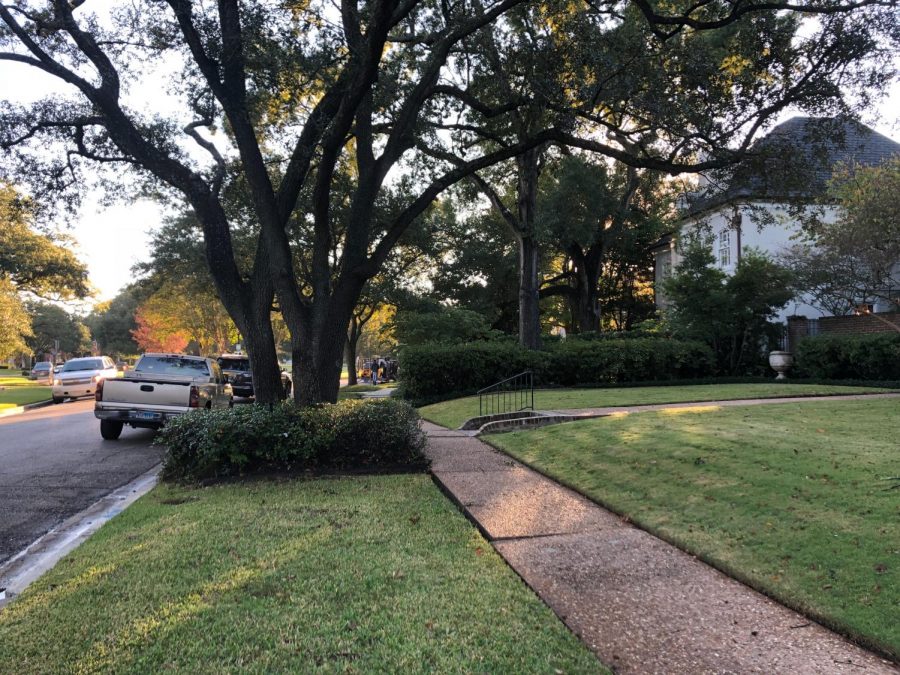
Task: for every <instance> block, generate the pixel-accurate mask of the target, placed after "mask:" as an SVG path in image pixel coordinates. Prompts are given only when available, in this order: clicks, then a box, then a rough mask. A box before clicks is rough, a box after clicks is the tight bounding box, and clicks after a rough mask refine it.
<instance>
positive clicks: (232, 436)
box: [157, 399, 426, 480]
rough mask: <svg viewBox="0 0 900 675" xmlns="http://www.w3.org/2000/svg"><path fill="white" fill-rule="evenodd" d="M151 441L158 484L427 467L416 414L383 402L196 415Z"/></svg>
mask: <svg viewBox="0 0 900 675" xmlns="http://www.w3.org/2000/svg"><path fill="white" fill-rule="evenodd" d="M157 442H158V443H159V444H161V445H165V446H166V447H167V448H168V454H167V455H166V459H165V462H164V466H163V477H165V478H167V479H170V480H197V479H206V478H217V477H224V476H233V475H242V474H246V473H253V472H262V471H279V472H306V471H310V470H316V469H319V470H321V469H326V470H327V469H332V470H333V469H335V468H340V469H353V470H358V469H369V470H379V469H397V468H402V469H407V470H408V469H411V468H413V469H415V468H423V467H424V466H425V464H426V461H425V457H424V455H423V451H424V448H425V436H424V434H423V432H422V431H421V430H420V429H419V415H418V413H417V412H416V411H415V409H414V408H412V407H411V406H409V405H408V404H406V403H403V402H402V401H393V400H390V399H384V400H377V401H341V402H339V403H337V404H333V405H332V404H326V405H322V406H316V407H306V408H300V407H297V406H296V405H294V404H293V403H291V402H285V403H282V404H278V405H273V406H267V405H262V404H254V405H241V406H237V407H235V408H230V409H223V410H197V411H192V412H190V413H187V414H185V415H182V416H180V417H177V418H175V419H173V420H171V421H170V422H168V423H167V424H166V426H165V427H163V429H162V431H161V432H160V434H159V437H158V439H157Z"/></svg>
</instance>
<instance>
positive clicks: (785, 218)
mask: <svg viewBox="0 0 900 675" xmlns="http://www.w3.org/2000/svg"><path fill="white" fill-rule="evenodd" d="M737 209H738V211H739V212H740V215H741V219H740V236H738V232H737V230H736V228H735V227H734V224H735V222H736V218H735V206H734V205H731V204H727V205H725V206H722V207H720V208H718V209H715V210H713V211H709V212H707V213H704V214H703V215H702V216H700V217H697V218H692V219H689V220H687V221H685V223H684V224H683V225H682V232H688V231H690V230H691V229H695V230H696V229H698V228H699V227H703V228H704V232H705V233H707V234H710V235H712V236H713V241H712V250H713V255H714V256H715V259H716V263H715V264H716V266H717V267H718V268H719V269H721V270H723V271H724V272H725V273H726V274H734V271H735V267H736V266H737V261H738V240H739V239H740V246H741V250H742V251H746V250H747V249H757V250H759V251H762V252H763V253H766V254H768V255H769V256H771V257H773V258H774V257H777V256H778V255H779V254H781V253H782V252H784V251H785V250H786V249H787V248H789V247H790V246H792V245H794V244H795V243H797V242H796V240H795V239H792V237H794V236H795V235H797V234H798V233H799V231H800V225H799V224H798V223H797V221H796V220H795V219H794V218H793V217H792V216H791V214H790V213H789V212H788V209H787V208H786V207H785V206H784V205H782V204H778V203H772V202H754V204H753V209H764V210H765V211H766V212H768V218H767V220H768V219H771V220H773V221H774V222H773V224H771V225H763V226H762V227H760V226H758V225H757V223H756V222H754V220H753V219H752V218H751V212H752V210H751V209H750V208H749V207H747V206H743V205H740V206H738V207H737ZM835 216H836V209H835V208H834V207H826V209H825V212H824V214H823V217H824V219H825V220H826V221H827V222H833V221H834V218H835ZM723 233H726V235H727V246H722V236H723ZM723 250H724V251H725V252H727V255H726V256H725V257H726V258H727V261H724V262H723V261H722V260H721V257H722V256H721V254H722V252H723ZM666 253H668V252H662V253H658V254H657V282H659V281H661V279H662V278H663V277H664V272H663V267H664V264H665V262H666V261H665V258H666ZM670 261H671V266H672V269H674V268H675V267H676V266H677V265H678V264H679V263H680V262H681V257H680V256H679V255H678V251H677V249H675V248H673V249H672V251H671V255H670ZM658 304H659V305H660V306H665V298H663V299H662V303H658ZM793 315H800V316H805V317H807V318H810V319H815V318H819V317H821V316H828V313H827V312H822V311H821V310H819V309H816V308H815V307H813V306H812V305H809V304H807V303H806V302H804V299H803V297H802V296H798V297H797V298H794V300H792V301H791V302H789V303H788V304H787V305H786V306H785V308H784V309H783V310H781V311H780V312H779V313H778V317H777V319H776V320H777V321H785V320H786V318H787V317H789V316H793Z"/></svg>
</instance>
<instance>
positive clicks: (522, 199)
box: [516, 148, 541, 349]
mask: <svg viewBox="0 0 900 675" xmlns="http://www.w3.org/2000/svg"><path fill="white" fill-rule="evenodd" d="M540 155H541V152H540V150H539V149H537V148H535V149H533V150H529V151H528V152H526V153H525V154H523V155H521V156H520V157H519V158H518V159H517V160H516V163H517V165H518V172H519V185H518V204H517V206H518V221H519V232H518V233H517V237H516V238H517V240H518V243H519V344H521V345H522V346H523V347H525V348H526V349H540V348H541V312H540V287H541V280H540V270H541V265H540V253H541V252H540V247H539V246H538V243H537V241H536V240H535V231H534V225H535V222H534V221H535V216H536V210H537V188H538V174H539V173H540V171H539V163H540Z"/></svg>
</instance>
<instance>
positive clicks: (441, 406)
mask: <svg viewBox="0 0 900 675" xmlns="http://www.w3.org/2000/svg"><path fill="white" fill-rule="evenodd" d="M888 391H892V390H890V389H882V388H878V387H844V386H831V385H820V384H794V383H792V382H775V381H772V382H763V383H745V384H692V385H684V386H672V387H622V388H618V389H616V388H605V389H539V390H537V391H535V392H534V407H535V408H537V409H538V410H566V409H572V408H614V407H618V406H629V405H654V404H659V403H695V402H702V401H727V400H737V399H748V398H778V397H784V396H832V395H836V394H870V393H885V392H888ZM420 412H421V413H422V417H424V418H425V419H427V420H429V421H431V422H435V423H436V424H441V425H443V426H445V427H450V428H453V429H455V428H457V427H459V426H460V425H461V424H462V423H463V422H465V421H466V420H467V419H469V418H471V417H476V416H477V415H478V397H475V396H470V397H468V398H458V399H454V400H452V401H444V402H443V403H435V404H433V405H427V406H424V407H423V408H421V409H420Z"/></svg>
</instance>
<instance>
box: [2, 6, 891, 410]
mask: <svg viewBox="0 0 900 675" xmlns="http://www.w3.org/2000/svg"><path fill="white" fill-rule="evenodd" d="M894 6H895V3H894V1H893V0H858V1H854V0H848V1H846V2H840V1H835V0H806V1H805V2H804V1H801V2H800V3H788V2H779V1H776V2H765V3H757V2H753V1H747V0H734V1H721V0H720V1H717V2H702V3H677V2H676V3H667V4H666V5H665V6H663V5H657V4H655V3H650V2H647V0H628V1H608V2H603V1H601V2H593V3H590V4H587V5H585V6H584V7H583V8H578V9H574V10H573V9H572V7H571V5H569V4H568V3H559V4H558V5H557V4H554V3H546V4H541V5H536V4H533V3H528V2H526V1H525V0H497V1H496V2H493V3H490V4H484V3H482V2H478V1H474V0H460V1H457V2H449V1H446V0H444V1H442V2H435V1H434V0H366V1H363V0H342V2H341V3H340V4H339V6H338V7H335V6H334V5H332V4H330V3H326V2H319V1H317V0H313V1H312V2H309V3H292V2H286V3H278V4H270V3H251V2H243V3H242V2H239V0H218V2H190V1H189V0H166V1H165V2H152V3H150V2H148V3H141V4H133V3H122V4H121V5H117V6H115V8H114V9H113V11H111V12H108V13H103V12H96V11H94V10H93V3H91V2H85V1H84V0H74V1H73V2H69V1H67V0H52V1H45V2H28V1H27V0H20V1H18V2H10V3H7V4H4V5H2V6H0V21H2V30H0V60H5V61H12V62H16V63H19V64H25V65H27V66H30V67H33V68H36V69H39V70H41V71H43V72H45V73H47V74H49V75H51V76H53V77H55V78H57V79H58V80H59V81H60V83H61V85H64V86H61V88H60V94H59V95H58V96H55V97H51V98H49V99H47V100H43V101H40V102H38V103H36V104H34V105H30V106H25V107H19V106H15V105H11V104H6V105H4V106H3V110H2V113H0V123H2V128H0V143H2V145H3V147H4V148H6V149H8V150H12V151H13V152H12V153H10V154H8V156H7V157H6V160H7V162H6V163H7V170H9V171H15V172H16V176H17V178H18V179H20V180H27V181H28V182H29V183H30V184H31V186H32V189H34V190H35V191H36V192H40V190H41V188H47V189H52V190H55V191H62V192H68V194H70V195H71V194H73V193H75V192H78V191H83V185H84V178H83V173H84V170H85V168H86V167H90V166H94V165H107V166H112V167H116V168H119V167H124V168H130V169H133V170H134V173H135V175H139V176H141V177H145V178H147V179H148V180H150V181H151V182H153V183H155V184H156V185H157V186H164V187H165V188H168V189H170V190H172V191H173V192H175V193H178V194H180V195H182V196H183V198H184V199H185V200H186V201H187V203H188V204H189V205H190V207H191V208H192V209H193V210H194V212H195V214H196V217H197V219H198V220H199V222H200V223H201V225H202V228H203V236H204V243H205V249H206V251H205V252H206V259H207V263H208V265H209V267H210V271H211V273H212V276H213V280H214V283H215V286H216V290H217V292H218V294H219V296H220V298H221V299H222V302H223V304H224V305H225V307H226V308H227V310H228V312H229V314H230V315H231V316H232V318H233V319H234V321H235V323H236V325H237V326H238V328H239V330H240V331H241V333H242V335H243V337H244V340H245V343H246V345H247V348H248V351H249V353H250V357H251V362H252V367H253V370H254V377H255V384H256V387H257V394H258V397H259V399H260V400H262V401H266V400H273V399H275V398H277V397H278V396H279V393H280V391H281V388H280V380H279V376H278V369H277V361H276V355H275V347H274V339H273V333H272V327H271V322H270V318H269V317H270V310H271V308H272V305H273V301H274V300H275V299H276V298H277V304H278V306H279V308H280V309H281V311H282V313H283V315H284V318H285V321H286V323H287V325H288V328H289V329H290V333H291V340H292V350H293V363H294V369H295V372H294V381H295V383H296V384H297V386H296V387H295V395H296V396H297V398H298V399H299V400H300V401H301V402H303V403H311V402H316V401H320V400H332V401H333V400H335V399H336V396H337V388H338V383H339V373H340V367H341V355H342V350H343V347H344V342H345V336H346V332H347V327H348V325H349V323H350V320H351V316H352V312H353V309H354V307H355V306H356V304H357V299H358V297H359V295H360V293H361V291H362V289H363V286H364V284H365V283H366V281H367V280H368V279H370V278H372V277H374V276H375V275H376V274H377V273H378V272H379V270H380V269H381V266H382V264H383V263H384V261H385V260H386V258H387V256H388V255H389V253H390V252H391V250H392V248H393V247H394V245H395V244H396V243H397V241H398V240H399V239H400V237H401V236H402V235H403V233H404V231H405V230H406V229H407V228H408V227H409V226H410V224H411V223H412V222H413V221H414V220H415V219H416V218H417V217H418V216H419V215H420V214H421V213H422V212H423V211H424V210H425V209H426V208H427V207H428V205H429V204H430V203H431V202H432V201H433V200H434V199H435V197H436V196H437V195H439V194H440V193H441V191H442V190H444V189H446V188H447V187H448V186H451V185H453V184H454V183H456V182H458V181H460V180H463V179H465V178H467V177H468V176H471V175H472V174H473V173H474V172H476V171H479V170H482V169H485V168H487V167H490V166H492V165H494V164H496V163H498V162H501V161H504V160H507V159H512V158H515V157H519V156H522V155H523V153H529V152H531V151H532V150H533V149H534V148H537V147H540V146H542V145H544V144H546V143H549V142H556V143H569V144H573V145H577V146H580V147H584V148H586V149H589V150H593V151H597V152H601V153H603V154H606V155H608V156H611V157H614V158H617V159H620V160H621V161H623V162H626V163H628V164H632V165H635V166H643V167H648V168H654V169H658V170H663V171H671V172H682V171H686V170H692V169H696V168H711V167H714V166H721V165H722V164H725V163H728V162H729V161H733V159H734V156H735V154H736V152H737V153H739V152H740V151H741V150H742V149H746V147H747V146H748V144H749V142H750V139H751V138H752V137H753V135H754V133H755V132H756V131H757V130H758V129H759V128H761V127H762V126H764V125H765V123H766V122H767V121H768V120H769V119H770V118H771V117H772V116H773V115H775V114H777V113H778V112H780V111H781V110H783V109H784V108H785V107H786V106H788V105H799V106H801V107H802V106H806V107H818V108H821V107H823V106H826V105H827V104H829V103H833V102H835V101H838V102H839V101H840V100H841V96H840V91H839V88H840V87H841V86H842V85H848V84H865V85H866V86H868V87H869V90H877V89H878V88H879V87H880V86H881V85H883V82H884V77H885V75H884V71H883V66H884V63H885V60H882V61H881V62H879V63H876V64H874V65H870V66H865V67H864V66H859V65H857V64H860V63H862V61H861V60H862V59H864V58H865V57H867V56H871V55H872V54H874V53H875V52H877V51H878V50H879V49H885V48H887V49H890V43H889V42H879V40H881V39H882V38H883V37H885V35H884V34H886V33H890V32H891V31H896V30H897V29H896V26H895V25H894V22H893V21H892V19H893V18H894V16H893V8H894ZM517 8H521V10H522V11H523V12H524V14H523V15H521V16H512V15H509V12H510V11H511V10H514V9H517ZM784 10H790V11H789V12H788V15H787V16H784V14H785V12H784ZM797 12H800V13H805V14H806V15H815V16H816V17H817V19H818V20H817V22H816V25H815V26H811V27H810V30H809V31H808V32H807V33H806V36H805V37H800V36H799V35H797V33H796V28H797V25H796V22H795V21H794V20H793V19H792V18H791V13H797ZM518 24H522V25H523V26H524V30H525V31H526V32H527V31H531V33H533V36H534V37H533V39H532V42H533V43H534V44H535V45H538V46H539V47H540V48H541V49H542V50H543V51H542V56H541V58H543V59H545V60H546V61H547V62H548V63H551V64H553V68H552V69H551V71H552V74H553V76H552V77H547V78H545V79H541V80H540V81H538V82H536V83H535V84H540V85H542V86H540V87H536V86H523V85H526V84H527V83H523V82H522V81H521V78H517V79H516V82H515V83H516V90H517V91H518V92H521V95H517V96H516V97H514V98H512V99H511V98H509V92H504V91H500V92H499V93H496V95H494V93H492V92H491V90H485V89H484V87H480V86H474V85H476V84H478V80H479V79H480V80H482V81H483V80H484V78H485V77H488V78H489V77H490V72H491V68H493V67H494V66H493V65H491V63H490V62H489V60H487V59H479V58H472V55H473V54H475V53H476V43H477V41H478V40H479V39H480V38H481V37H482V36H483V35H484V34H485V31H490V32H491V37H490V42H491V43H493V44H496V45H498V48H499V49H500V51H501V53H502V52H503V50H505V49H507V48H508V47H512V46H514V40H515V36H516V34H517V31H518V32H519V33H520V32H521V31H519V28H518V27H517V26H518ZM497 31H499V34H498V33H497ZM887 37H888V38H891V39H893V38H896V35H895V34H894V35H887ZM500 38H502V39H500ZM711 57H712V58H711ZM151 64H161V67H163V68H165V67H168V68H170V70H172V71H174V76H173V77H171V80H170V81H169V82H168V83H167V84H168V87H167V91H166V92H165V93H166V95H167V96H153V97H152V98H151V97H149V96H148V95H147V94H146V92H145V93H144V95H143V96H140V95H139V93H140V89H141V87H142V86H144V85H145V84H146V82H147V76H148V70H150V69H151ZM173 64H174V66H173ZM879 68H881V69H879ZM470 85H473V86H472V87H471V88H470ZM483 93H485V94H491V95H492V96H493V98H492V99H490V100H484V99H483V98H482V94H483ZM148 99H149V100H148ZM162 101H165V102H166V103H165V105H163V104H162V103H161V102H162ZM173 105H175V106H176V107H177V110H172V106H173ZM534 105H537V106H539V107H540V108H545V109H546V110H549V111H551V112H552V115H549V116H548V119H547V121H546V123H545V124H540V125H537V127H539V128H534V127H529V128H528V129H526V132H527V133H524V134H522V133H518V132H516V133H514V134H513V135H512V136H508V137H506V138H503V139H501V140H502V142H499V143H476V144H473V143H471V142H469V140H471V138H474V137H471V138H470V137H465V133H466V130H465V129H457V131H458V132H459V133H461V134H463V137H462V138H461V137H459V136H458V135H457V136H452V135H448V134H447V133H446V132H444V131H442V127H445V126H446V123H447V120H448V119H451V118H452V117H453V116H459V118H460V119H461V120H463V123H465V124H469V121H470V120H471V117H472V116H475V117H476V119H477V117H478V116H481V117H491V118H494V119H500V120H502V119H508V120H509V124H508V125H507V128H515V126H516V125H515V122H516V120H515V118H514V117H511V116H513V115H514V114H515V113H517V111H519V110H520V109H522V108H523V107H524V106H534ZM532 109H533V108H532ZM698 110H699V111H702V113H703V114H700V115H698V114H697V111H698ZM573 111H574V112H573ZM472 126H476V127H477V126H481V125H480V123H479V124H476V125H472ZM223 128H224V130H225V133H224V134H215V135H213V133H214V132H215V131H217V130H219V129H223ZM736 137H737V138H736ZM477 138H478V139H479V140H480V139H481V137H480V136H477ZM461 143H464V144H465V145H466V147H465V154H463V147H462V145H461ZM701 155H702V156H701ZM435 157H438V158H440V159H438V160H434V159H429V160H428V161H426V160H425V158H435ZM460 160H461V161H460ZM120 173H121V171H117V172H116V173H115V174H113V176H114V178H115V179H116V182H118V178H119V174H120ZM339 175H341V176H343V175H350V176H351V178H352V180H351V181H350V182H349V183H347V181H344V180H335V177H336V176H339ZM233 184H241V185H243V186H246V191H247V194H248V195H249V202H248V204H247V206H246V207H245V208H244V210H243V212H242V213H241V214H240V215H239V216H236V215H235V214H234V212H233V210H231V209H229V208H227V206H228V205H227V204H226V203H225V202H224V201H223V194H224V193H225V192H226V191H227V188H228V186H229V185H233ZM338 205H341V206H342V208H340V209H337V206H338ZM248 221H250V222H252V224H253V227H254V239H253V252H252V256H251V257H250V261H249V262H248V263H242V259H241V257H240V256H236V254H235V246H234V240H233V236H232V231H233V228H234V227H235V224H236V223H237V224H239V225H240V226H244V225H246V223H247V222H248Z"/></svg>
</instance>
